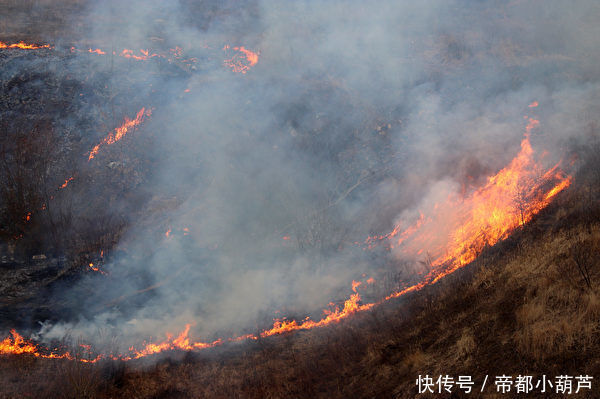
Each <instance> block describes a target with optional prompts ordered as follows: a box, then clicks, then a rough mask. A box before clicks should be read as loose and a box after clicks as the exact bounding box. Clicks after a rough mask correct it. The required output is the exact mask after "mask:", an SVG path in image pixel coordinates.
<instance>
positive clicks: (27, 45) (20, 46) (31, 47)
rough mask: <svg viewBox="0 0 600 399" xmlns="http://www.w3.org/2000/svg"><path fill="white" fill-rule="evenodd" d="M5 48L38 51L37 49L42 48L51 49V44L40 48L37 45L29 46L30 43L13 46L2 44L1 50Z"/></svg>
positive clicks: (14, 44) (0, 45)
mask: <svg viewBox="0 0 600 399" xmlns="http://www.w3.org/2000/svg"><path fill="white" fill-rule="evenodd" d="M3 48H9V49H21V50H37V49H41V48H51V47H50V45H49V44H43V45H41V46H38V45H36V44H29V43H25V42H22V41H21V42H19V43H12V44H8V43H4V42H0V49H3Z"/></svg>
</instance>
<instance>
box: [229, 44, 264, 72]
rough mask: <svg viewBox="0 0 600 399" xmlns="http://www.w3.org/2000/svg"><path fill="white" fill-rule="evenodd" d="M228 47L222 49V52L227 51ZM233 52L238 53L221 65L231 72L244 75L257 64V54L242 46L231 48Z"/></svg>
mask: <svg viewBox="0 0 600 399" xmlns="http://www.w3.org/2000/svg"><path fill="white" fill-rule="evenodd" d="M229 49H230V47H229V45H226V46H224V47H223V50H224V51H227V50H229ZM233 50H234V51H237V52H238V53H236V54H234V55H233V56H232V57H231V58H229V59H226V60H225V61H223V63H224V64H225V65H226V66H228V67H229V68H231V70H232V71H233V72H237V73H246V72H248V71H249V70H250V68H251V67H253V66H254V65H256V64H257V63H258V56H259V53H255V52H253V51H250V50H248V49H246V48H245V47H244V46H240V47H233Z"/></svg>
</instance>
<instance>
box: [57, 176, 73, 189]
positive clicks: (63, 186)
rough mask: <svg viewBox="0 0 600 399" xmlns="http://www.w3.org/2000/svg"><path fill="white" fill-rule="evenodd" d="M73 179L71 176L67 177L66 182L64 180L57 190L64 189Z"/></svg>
mask: <svg viewBox="0 0 600 399" xmlns="http://www.w3.org/2000/svg"><path fill="white" fill-rule="evenodd" d="M73 179H74V177H73V176H71V177H69V178H68V179H67V180H65V182H64V183H63V184H62V185H61V186H60V187H59V188H61V189H62V188H65V187H67V186H68V185H69V182H71V181H72V180H73Z"/></svg>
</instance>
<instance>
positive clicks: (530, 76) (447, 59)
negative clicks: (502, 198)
mask: <svg viewBox="0 0 600 399" xmlns="http://www.w3.org/2000/svg"><path fill="white" fill-rule="evenodd" d="M86 12H87V19H86V23H87V24H88V26H89V30H87V35H88V36H86V37H83V38H81V40H80V42H81V43H85V42H88V43H89V47H92V48H94V47H95V46H97V47H99V48H108V49H109V50H110V49H111V48H114V49H117V51H120V49H122V48H129V49H135V50H136V51H137V49H146V48H159V47H161V48H174V47H175V46H180V47H182V48H183V49H184V52H185V55H186V56H187V57H190V58H191V57H195V58H196V62H195V63H194V64H193V67H190V69H187V70H186V72H185V73H180V72H177V71H175V72H171V69H169V68H173V65H172V64H168V63H167V64H165V63H164V62H146V63H144V66H143V67H142V66H138V65H137V64H134V63H132V62H125V61H123V60H115V61H113V62H112V63H111V62H109V61H107V60H106V59H105V61H98V62H96V61H94V62H95V63H94V64H93V67H94V68H97V69H99V70H101V71H102V73H104V74H105V76H106V84H107V85H108V86H110V87H113V88H117V87H120V86H123V85H127V84H128V82H135V84H137V85H139V90H137V89H136V90H137V92H136V94H135V97H134V100H135V101H132V103H135V104H126V103H125V102H122V103H119V104H116V105H114V106H116V107H117V109H118V110H119V111H120V112H117V114H118V115H129V116H130V117H131V116H133V115H134V114H135V112H137V110H138V109H139V108H140V107H141V106H146V107H152V109H153V110H152V116H151V117H149V118H148V119H147V120H146V121H145V122H144V124H143V125H142V126H141V127H140V128H139V129H138V130H137V131H136V132H135V134H134V136H135V137H134V138H132V139H131V140H132V141H131V143H130V144H128V145H130V146H133V148H134V149H133V150H131V151H143V152H144V157H145V159H146V160H147V161H148V163H147V164H148V165H151V166H150V168H151V170H149V171H146V172H147V174H146V176H147V177H146V178H145V180H143V182H142V183H139V184H140V186H139V187H138V186H136V192H137V193H138V194H139V195H140V196H141V197H143V198H144V199H143V203H144V205H143V209H144V212H142V213H141V214H140V213H136V212H132V214H131V215H132V216H131V217H130V219H129V220H127V225H128V226H129V227H128V229H127V230H126V233H124V235H123V236H122V237H121V238H120V240H119V242H118V243H117V244H116V246H115V248H114V250H113V251H112V253H111V255H110V256H109V257H107V259H108V262H107V263H106V264H105V265H103V269H104V270H106V271H107V272H108V273H109V275H108V276H104V275H100V274H91V275H90V276H89V277H86V278H84V279H82V280H80V281H78V282H77V283H76V284H75V285H70V286H66V287H62V288H61V291H60V292H56V293H55V295H57V296H58V297H60V298H67V299H65V301H67V302H68V303H69V305H68V306H67V307H68V308H70V309H72V312H73V313H72V314H71V315H70V317H69V318H68V320H67V321H58V322H56V321H55V322H52V323H47V324H45V326H44V328H43V330H42V334H41V335H42V336H43V338H45V339H52V338H57V337H61V336H63V335H64V334H65V333H66V332H69V333H70V334H72V335H74V336H82V337H84V339H86V340H91V341H94V340H97V341H98V340H99V338H97V337H98V336H99V334H98V331H99V330H103V331H107V332H106V333H103V334H105V335H107V336H118V337H119V339H120V340H121V341H122V342H123V345H124V346H127V345H131V344H138V343H139V342H140V340H141V339H144V338H148V337H154V338H161V337H163V336H164V334H165V333H166V332H178V331H181V330H182V329H183V328H184V326H185V324H186V323H194V325H193V327H192V335H193V337H194V338H197V339H199V340H205V341H209V340H212V339H215V338H217V337H219V336H225V337H227V336H232V335H236V334H243V333H247V332H256V331H257V330H260V329H261V328H265V327H268V326H269V322H270V321H271V319H272V318H273V317H276V316H278V315H288V316H290V317H297V318H304V317H305V316H307V315H309V314H310V315H312V316H313V318H318V317H319V314H318V313H316V314H315V313H314V312H315V311H318V310H319V309H322V308H323V307H324V306H326V304H327V303H328V302H330V301H331V300H343V299H344V298H346V297H347V296H348V295H349V293H350V283H351V281H352V280H353V279H357V280H358V279H361V278H362V277H361V276H362V275H363V274H366V275H367V276H373V275H375V276H376V275H378V273H381V271H382V270H387V269H388V268H392V270H395V269H394V268H397V267H398V261H399V260H398V258H397V257H395V256H394V255H392V254H391V253H389V252H385V251H378V252H377V251H375V252H372V251H364V250H363V246H362V245H357V244H355V243H356V242H359V243H362V242H364V240H365V239H366V238H367V237H368V236H370V235H373V234H384V233H386V232H389V231H390V230H391V229H392V228H393V227H394V224H395V223H397V222H398V221H399V220H402V219H403V218H405V215H406V213H403V212H406V211H407V210H414V209H418V208H419V206H420V205H421V204H423V203H424V202H423V201H425V202H427V201H431V200H432V198H435V197H436V195H441V193H447V192H448V191H459V190H460V187H462V186H464V185H469V184H470V185H471V187H477V185H480V184H481V183H483V182H484V181H485V177H486V176H488V175H490V174H493V173H495V172H496V171H498V170H499V169H500V168H502V167H503V166H504V165H505V164H507V163H508V162H509V161H510V159H512V158H513V157H514V156H515V155H516V154H517V153H518V151H519V145H520V141H521V138H522V137H523V133H524V129H525V123H526V121H524V118H523V116H524V115H530V116H532V117H536V118H537V119H539V120H540V128H539V129H537V130H536V131H535V132H534V134H533V136H532V143H533V145H534V147H535V148H536V149H539V150H540V151H548V152H549V155H548V157H547V162H548V163H550V162H551V161H556V160H558V159H560V158H561V157H562V156H563V155H564V148H565V145H566V143H567V142H568V141H569V140H570V139H572V138H576V137H579V136H581V135H582V132H583V131H585V130H586V126H589V125H590V123H593V122H594V121H596V120H597V119H596V118H597V115H598V113H597V111H598V94H599V88H600V86H599V82H600V81H599V78H600V76H599V71H598V68H597V65H598V63H599V61H600V60H599V59H598V57H600V55H599V54H600V51H599V50H600V49H599V42H598V40H597V38H598V37H599V35H600V31H599V30H600V26H599V25H598V24H597V20H598V19H597V18H598V17H599V16H600V5H598V3H597V2H595V1H591V0H590V1H576V2H570V3H569V4H566V3H564V2H559V1H533V0H532V1H510V2H506V1H487V2H481V1H474V0H455V1H446V0H444V1H418V2H409V1H406V2H398V1H379V2H372V1H367V2H365V1H350V2H348V1H344V2H341V1H329V2H321V1H308V0H307V1H297V2H283V1H249V2H244V3H242V4H239V3H238V2H229V1H226V2H219V1H215V2H210V1H203V2H191V1H179V2H159V1H129V2H125V3H124V2H119V1H106V2H100V3H99V4H95V5H93V6H90V7H89V9H88V10H87V11H86ZM68 39H69V38H65V41H68ZM227 45H229V46H231V47H234V46H244V47H245V48H247V49H250V50H252V51H255V52H257V53H259V61H258V63H257V64H256V65H254V66H252V67H251V68H250V69H249V70H248V71H247V73H245V74H241V73H235V72H233V71H232V70H231V69H230V68H228V67H227V66H226V65H224V64H223V60H225V59H227V58H229V57H231V56H233V55H235V54H236V53H235V51H234V50H232V49H231V48H230V49H225V50H224V49H223V48H224V47H225V46H227ZM136 54H137V53H136ZM165 65H167V66H165ZM169 65H170V66H169ZM140 82H142V83H140ZM136 87H138V86H136ZM185 89H189V92H184V90H185ZM144 101H145V102H144ZM532 101H538V102H539V106H538V107H537V108H535V109H530V108H528V104H530V103H531V102H532ZM136 107H137V108H136ZM125 110H127V111H125ZM115 119H116V122H117V123H118V122H119V121H120V117H117V118H115ZM110 129H111V128H108V130H106V129H104V130H101V129H100V130H99V131H98V133H97V136H95V137H89V138H86V140H88V143H89V144H90V145H93V144H94V143H97V142H98V141H99V140H100V139H101V137H102V135H103V134H105V133H106V132H107V131H110ZM136 146H139V147H138V149H137V150H136V149H135V147H136ZM123 151H124V152H125V154H123V153H121V156H123V157H124V158H118V157H117V156H115V157H113V158H106V157H105V158H102V159H98V160H93V161H92V163H90V165H92V166H90V167H94V166H93V162H97V164H96V165H97V166H96V167H98V168H106V166H105V164H108V163H109V161H114V162H124V161H123V159H129V158H128V157H129V156H130V155H128V153H127V152H128V150H123ZM131 157H133V156H132V155H131ZM131 162H133V161H131ZM103 163H104V164H103ZM132 184H133V183H132ZM438 193H440V194H438ZM91 197H92V196H91V195H90V192H87V193H86V195H85V196H83V197H82V198H80V199H79V201H81V202H80V203H82V204H85V201H86V200H90V201H97V200H98V198H93V199H90V198H91ZM100 200H102V198H101V199H100ZM127 201H131V199H127V198H122V199H118V200H117V201H115V202H113V204H119V203H120V202H123V203H128V202H127ZM107 202H108V201H107ZM128 206H130V207H132V208H135V205H134V206H132V205H131V203H130V202H129V205H128ZM123 207H125V205H123ZM114 209H115V210H116V209H118V210H119V211H121V210H122V208H120V207H119V206H118V205H114ZM110 212H111V210H108V213H109V214H110ZM133 216H135V217H133ZM167 230H170V234H169V236H168V237H167V236H165V233H166V231H167ZM149 287H150V288H151V289H147V288H149ZM69 298H71V299H69ZM73 298H75V299H73ZM276 311H279V312H280V313H276ZM311 312H312V313H311ZM100 335H102V334H100ZM95 337H96V338H95Z"/></svg>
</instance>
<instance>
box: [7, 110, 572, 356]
mask: <svg viewBox="0 0 600 399" xmlns="http://www.w3.org/2000/svg"><path fill="white" fill-rule="evenodd" d="M145 112H146V111H145V110H144V108H142V110H140V112H139V113H138V115H137V117H136V119H135V120H133V121H130V120H126V123H125V124H124V125H123V126H122V127H120V128H117V129H115V130H116V133H115V134H114V135H113V134H111V135H110V136H109V137H108V138H107V139H105V140H104V141H103V143H104V144H111V143H113V142H115V141H118V140H119V139H120V138H121V137H122V136H123V135H124V134H125V133H126V132H127V129H130V128H132V127H133V126H135V125H136V124H139V123H140V122H141V120H142V118H143V116H144V115H145ZM136 121H137V122H136ZM537 126H539V121H537V120H535V119H531V118H529V119H528V123H527V126H526V129H525V130H526V133H525V136H524V138H523V140H522V141H521V149H520V151H519V153H518V154H517V155H516V157H515V158H514V159H513V160H512V161H511V162H510V163H509V164H508V165H507V166H506V167H505V168H503V169H502V170H500V171H499V172H498V173H496V174H495V175H493V176H491V177H489V178H488V179H487V182H486V183H485V184H484V185H483V186H482V187H480V188H479V189H477V190H474V191H473V192H472V193H470V194H467V195H466V196H465V195H463V194H454V193H450V194H448V195H447V198H446V200H445V201H443V202H438V203H436V204H435V205H434V206H432V209H427V210H423V211H422V212H419V216H418V217H417V218H415V219H416V220H415V221H414V222H413V223H411V224H409V225H408V226H407V227H402V225H401V224H400V225H398V226H396V227H394V229H393V230H392V231H391V232H390V233H388V234H385V235H380V236H373V237H369V238H367V240H366V241H365V244H366V245H367V246H368V247H371V246H373V245H375V244H376V243H377V242H389V243H390V247H392V248H394V249H395V250H396V251H398V253H399V254H401V255H402V256H404V257H408V258H413V259H415V260H419V258H420V257H422V254H423V251H424V250H425V251H426V253H427V254H428V255H427V261H426V262H425V263H426V264H427V266H428V268H429V270H428V272H427V274H426V275H425V276H424V277H423V278H422V280H421V281H419V282H417V283H414V284H412V285H410V284H407V285H406V286H405V287H403V288H402V289H400V290H398V291H396V292H393V293H391V294H390V295H388V296H387V297H385V298H383V299H382V300H380V301H379V302H374V303H362V300H361V296H360V293H359V292H358V291H359V288H360V287H361V286H362V284H363V282H361V281H354V280H353V281H352V285H351V287H352V291H353V293H352V294H351V295H350V297H349V299H347V300H346V301H345V302H344V305H343V307H342V308H341V309H340V308H339V307H338V306H335V304H332V303H330V304H329V308H327V309H325V310H324V311H323V317H322V318H321V319H320V320H312V319H310V318H309V317H307V318H305V319H303V320H301V321H298V320H288V319H286V318H282V319H275V320H274V322H273V325H272V326H271V327H270V328H269V329H266V330H263V331H262V332H260V333H258V334H246V335H242V336H238V337H232V338H228V339H226V340H224V339H221V338H220V339H217V340H215V341H213V342H194V341H192V340H191V338H190V335H189V333H190V328H191V326H192V324H187V325H186V326H185V328H184V329H183V331H181V332H180V333H179V334H178V335H173V334H167V336H166V339H165V340H163V341H162V342H157V343H145V344H144V346H143V348H141V349H135V348H134V347H131V348H129V353H128V354H125V355H119V356H106V355H98V356H97V357H96V358H95V359H88V360H82V359H79V358H77V360H81V361H86V362H94V361H97V360H99V359H102V358H112V359H120V360H125V361H127V360H133V359H138V358H141V357H144V356H149V355H153V354H157V353H160V352H164V351H169V350H175V349H178V350H185V351H191V350H200V349H205V348H212V347H215V346H218V345H222V344H223V343H225V342H235V341H243V340H248V339H252V340H257V339H259V338H261V337H263V338H264V337H269V336H273V335H277V334H283V333H287V332H292V331H298V330H308V329H312V328H317V327H323V326H326V325H329V324H332V323H337V322H339V321H340V320H342V319H345V318H347V317H349V316H351V315H353V314H356V313H358V312H362V311H365V310H369V309H372V308H373V307H374V306H377V305H379V304H381V303H383V302H385V301H388V300H390V299H392V298H398V297H400V296H403V295H405V294H408V293H410V292H415V291H419V290H421V289H422V288H424V287H426V286H428V285H432V284H435V283H436V282H437V281H439V280H440V279H441V278H442V277H444V276H446V275H448V274H450V273H452V272H454V271H456V270H458V269H459V268H461V267H463V266H466V265H467V264H468V263H470V262H472V261H473V260H474V259H475V258H476V257H477V255H478V254H479V253H480V252H481V251H482V250H483V249H484V248H486V247H488V246H492V245H494V244H496V243H497V242H498V241H500V240H502V239H505V238H506V237H508V235H509V234H510V233H511V232H512V231H514V230H515V229H516V228H518V227H519V226H522V225H524V224H525V223H527V222H528V221H530V220H531V219H532V218H533V216H534V215H536V214H537V213H538V212H539V211H540V210H542V209H543V208H544V207H546V206H547V205H548V204H549V203H550V201H551V200H552V199H553V198H554V197H555V196H556V195H557V194H558V193H560V192H561V191H562V190H564V189H565V188H567V187H568V186H569V185H570V183H571V177H570V176H568V175H566V174H564V172H562V171H561V170H560V163H559V164H556V165H555V166H554V167H552V168H550V169H548V170H545V171H544V170H543V168H542V167H541V165H540V164H539V163H537V162H536V161H535V159H534V151H533V148H532V146H531V143H530V133H531V131H532V130H533V129H534V128H535V127H537ZM93 154H95V152H93V153H92V154H90V159H91V158H93V156H92V155H93ZM425 214H427V215H428V216H425ZM184 231H186V230H185V229H184ZM170 233H171V230H170V229H169V230H168V231H167V232H166V234H165V235H166V236H167V237H168V236H169V234H170ZM284 239H286V237H284ZM102 255H103V254H102V253H101V256H102ZM89 266H90V268H92V269H93V270H96V271H100V270H99V269H97V268H95V267H94V265H93V263H90V265H89ZM100 272H101V271H100ZM363 277H365V278H366V276H365V275H363ZM365 282H366V283H367V284H373V283H374V282H375V280H374V279H373V278H368V279H367V280H366V281H365ZM11 334H12V338H11V337H8V338H6V339H4V341H1V342H0V354H22V353H30V354H33V355H35V356H37V357H45V358H67V359H75V358H74V357H73V356H72V355H70V354H69V353H68V352H67V353H65V354H60V355H59V354H54V353H50V354H40V352H39V350H38V348H37V347H36V346H35V345H34V344H33V343H30V342H27V341H25V340H24V339H23V337H21V336H20V335H19V334H18V333H17V332H16V331H14V330H13V331H11Z"/></svg>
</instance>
